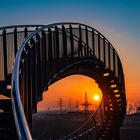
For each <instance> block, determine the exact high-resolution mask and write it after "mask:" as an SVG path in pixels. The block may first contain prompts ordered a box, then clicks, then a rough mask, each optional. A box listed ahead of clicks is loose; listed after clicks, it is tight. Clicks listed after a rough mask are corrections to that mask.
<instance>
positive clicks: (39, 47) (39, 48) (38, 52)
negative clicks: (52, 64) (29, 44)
mask: <svg viewBox="0 0 140 140" xmlns="http://www.w3.org/2000/svg"><path fill="white" fill-rule="evenodd" d="M36 39H37V42H36V44H35V45H36V49H37V50H36V53H37V54H36V55H37V84H38V85H37V87H38V88H37V90H38V92H37V94H38V100H39V101H40V100H42V65H41V46H40V35H39V34H36Z"/></svg>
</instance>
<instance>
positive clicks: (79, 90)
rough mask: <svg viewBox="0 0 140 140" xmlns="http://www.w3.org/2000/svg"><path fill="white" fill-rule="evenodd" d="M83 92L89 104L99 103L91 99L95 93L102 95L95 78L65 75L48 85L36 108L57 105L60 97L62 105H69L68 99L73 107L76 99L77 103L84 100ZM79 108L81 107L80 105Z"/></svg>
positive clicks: (43, 108) (42, 108)
mask: <svg viewBox="0 0 140 140" xmlns="http://www.w3.org/2000/svg"><path fill="white" fill-rule="evenodd" d="M85 92H87V96H88V101H89V102H90V103H91V104H98V103H99V101H98V102H97V101H94V100H93V96H94V95H95V94H98V95H99V96H100V97H101V96H102V92H101V90H100V89H99V87H98V84H97V83H95V80H93V79H91V78H89V77H86V76H83V75H73V76H69V77H66V78H64V79H62V80H60V81H58V82H56V83H54V84H53V85H51V86H50V87H49V89H48V91H47V92H45V93H44V97H43V101H42V102H40V103H39V104H38V108H39V109H40V110H47V109H48V107H49V108H50V109H51V108H54V107H58V106H59V101H60V97H61V98H62V100H63V102H64V107H69V104H70V101H71V105H72V107H75V105H76V102H77V101H79V104H81V103H83V102H84V100H85ZM80 108H82V107H81V106H80Z"/></svg>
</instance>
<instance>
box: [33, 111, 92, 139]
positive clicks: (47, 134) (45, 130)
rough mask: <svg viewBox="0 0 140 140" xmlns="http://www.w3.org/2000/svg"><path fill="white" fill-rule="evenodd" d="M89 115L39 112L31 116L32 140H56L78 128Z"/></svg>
mask: <svg viewBox="0 0 140 140" xmlns="http://www.w3.org/2000/svg"><path fill="white" fill-rule="evenodd" d="M90 115H91V114H84V113H76V112H73V113H65V114H48V113H46V112H39V113H36V114H34V115H33V127H32V129H31V133H32V136H33V139H34V140H50V139H51V140H52V139H53V140H56V139H59V138H62V137H63V136H65V135H67V134H69V133H71V132H73V131H74V130H76V129H77V128H79V127H80V126H81V125H82V124H83V123H84V122H86V120H87V119H88V118H89V116H90Z"/></svg>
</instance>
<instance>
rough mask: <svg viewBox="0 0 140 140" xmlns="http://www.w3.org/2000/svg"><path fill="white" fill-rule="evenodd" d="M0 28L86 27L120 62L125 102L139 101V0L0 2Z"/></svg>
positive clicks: (8, 0)
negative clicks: (112, 49) (109, 45)
mask: <svg viewBox="0 0 140 140" xmlns="http://www.w3.org/2000/svg"><path fill="white" fill-rule="evenodd" d="M0 18H1V19H0V26H6V25H17V24H49V23H54V22H64V21H73V22H81V23H84V24H87V25H90V26H92V27H94V28H96V29H97V30H98V31H100V32H101V33H102V34H103V35H105V37H106V38H108V40H109V41H110V42H111V43H112V44H113V46H114V47H115V49H116V50H117V52H118V54H119V55H120V58H121V60H122V64H123V68H124V74H125V83H126V95H127V100H128V101H133V102H139V101H140V62H139V60H140V1H139V0H69V1H68V0H67V1H66V0H1V1H0Z"/></svg>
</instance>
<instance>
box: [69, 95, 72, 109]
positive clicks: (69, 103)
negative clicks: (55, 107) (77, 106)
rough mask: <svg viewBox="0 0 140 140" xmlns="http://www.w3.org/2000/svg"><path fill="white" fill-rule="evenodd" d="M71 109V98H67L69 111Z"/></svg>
mask: <svg viewBox="0 0 140 140" xmlns="http://www.w3.org/2000/svg"><path fill="white" fill-rule="evenodd" d="M71 109H72V107H71V98H70V99H69V111H70V112H71Z"/></svg>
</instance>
